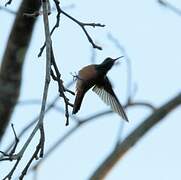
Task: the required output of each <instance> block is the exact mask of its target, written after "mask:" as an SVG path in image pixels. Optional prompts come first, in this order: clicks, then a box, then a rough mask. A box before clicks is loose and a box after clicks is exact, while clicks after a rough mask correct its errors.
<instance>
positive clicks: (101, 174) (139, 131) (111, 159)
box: [89, 93, 181, 180]
mask: <svg viewBox="0 0 181 180" xmlns="http://www.w3.org/2000/svg"><path fill="white" fill-rule="evenodd" d="M179 105H181V93H179V94H178V95H177V96H176V97H174V98H172V99H171V100H170V101H169V102H167V103H166V104H164V105H163V106H161V107H160V108H158V109H157V110H155V111H154V112H153V113H152V114H151V115H150V116H149V117H148V118H146V120H145V121H144V122H143V123H141V124H140V125H139V126H138V127H137V128H136V129H135V130H133V132H131V133H130V134H129V135H128V136H127V137H126V138H125V139H124V140H123V141H122V143H120V144H118V146H117V147H116V148H115V149H114V150H113V151H112V152H111V153H110V155H109V156H108V157H107V158H106V159H105V161H104V162H103V163H102V164H101V165H100V166H99V167H98V168H97V169H96V171H95V172H94V173H93V174H92V175H91V177H90V178H89V179H91V180H97V179H99V180H101V179H104V178H105V177H106V175H107V174H108V173H109V171H110V170H111V169H112V168H113V167H114V165H115V164H116V163H117V162H118V161H119V160H120V159H121V158H122V157H123V156H124V155H125V153H127V152H128V150H130V149H131V148H132V147H133V146H134V145H135V144H136V143H137V142H138V141H139V140H140V139H141V138H142V137H143V136H144V135H145V134H146V133H147V132H148V131H149V130H150V129H151V128H152V127H154V125H156V124H157V123H159V122H161V120H162V119H163V118H164V117H165V116H167V115H168V114H169V113H170V112H172V111H173V110H174V109H175V108H176V107H178V106H179Z"/></svg>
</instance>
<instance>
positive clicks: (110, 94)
mask: <svg viewBox="0 0 181 180" xmlns="http://www.w3.org/2000/svg"><path fill="white" fill-rule="evenodd" d="M122 57H123V56H121V57H118V58H115V59H113V58H110V57H108V58H106V59H105V60H104V61H103V62H102V63H101V64H91V65H88V66H85V67H83V68H82V69H81V70H80V71H79V72H78V75H77V76H76V78H77V82H76V97H75V101H74V105H73V111H72V114H76V113H77V112H78V111H79V109H80V106H81V103H82V100H83V98H84V95H85V94H86V92H87V91H88V90H89V89H91V88H92V91H93V92H95V93H96V94H97V95H98V96H99V97H100V98H101V99H102V100H103V102H104V103H106V104H107V105H109V106H110V107H111V109H112V111H114V112H116V113H117V114H118V115H120V116H121V117H122V118H123V119H124V120H126V121H128V118H127V115H126V113H125V111H124V109H123V107H122V105H121V103H120V102H119V100H118V98H117V96H116V94H115V93H114V91H113V88H112V85H111V82H110V80H109V79H108V77H107V73H108V71H109V70H110V69H111V68H112V66H113V65H114V63H115V62H116V61H117V60H118V59H120V58H122Z"/></svg>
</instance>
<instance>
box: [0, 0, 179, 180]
mask: <svg viewBox="0 0 181 180" xmlns="http://www.w3.org/2000/svg"><path fill="white" fill-rule="evenodd" d="M5 2H6V1H5V0H3V1H2V2H1V5H2V6H3V5H4V3H5ZM19 2H20V1H19ZM19 2H18V3H19ZM170 2H171V3H173V5H175V6H177V7H178V8H180V9H181V1H179V0H172V1H170ZM18 3H17V2H15V1H13V2H12V4H11V5H10V6H9V7H8V8H11V9H12V10H17V7H18ZM72 3H74V1H71V0H67V1H65V0H62V1H61V4H62V5H61V6H62V7H67V6H69V5H71V4H72ZM74 5H75V6H74V8H68V9H66V8H65V10H66V12H68V13H69V14H71V15H72V16H74V17H75V18H77V19H78V20H80V21H83V22H98V23H102V24H105V25H106V27H105V28H99V27H98V28H91V27H89V28H87V30H88V32H89V33H90V35H91V37H92V38H93V40H94V41H95V42H96V43H97V44H99V45H100V46H101V47H102V48H103V51H99V50H95V51H94V53H95V54H96V62H97V63H100V62H102V61H103V60H104V58H106V57H108V56H110V57H118V56H121V55H122V54H121V52H120V50H119V49H117V48H116V47H115V44H114V43H113V42H112V41H110V40H109V38H108V33H111V34H112V35H113V36H114V37H115V38H116V39H117V40H118V41H119V43H120V44H121V45H122V46H123V47H124V48H125V50H126V52H127V54H128V56H129V58H130V60H131V66H132V89H134V87H135V84H136V87H137V91H136V95H135V96H134V100H135V101H139V100H140V101H147V102H150V103H151V104H153V105H155V107H159V106H161V105H162V104H164V103H165V102H167V101H168V100H169V99H170V98H172V97H173V96H175V95H176V94H177V93H179V92H180V90H181V81H180V74H181V73H180V70H181V61H180V58H181V53H180V52H181V51H180V42H181V36H180V32H181V16H179V15H177V14H175V13H174V12H172V11H170V10H169V9H167V8H165V7H163V6H160V5H159V4H158V3H157V1H156V0H146V1H145V0H137V1H133V0H112V1H103V0H99V1H95V0H92V1H83V0H77V1H76V3H74ZM13 20H14V15H12V14H8V13H7V12H5V11H3V10H0V21H1V27H0V49H1V51H0V59H2V56H3V53H4V49H5V47H6V42H7V39H8V35H9V32H10V29H11V27H12V24H13ZM55 22H56V12H53V13H52V15H51V16H50V26H51V27H52V26H53V25H54V23H55ZM52 41H53V47H54V51H55V57H56V61H57V64H58V66H59V68H60V71H61V74H62V78H63V80H64V82H65V84H67V83H68V82H69V81H71V80H72V76H71V74H70V73H74V72H78V70H79V69H80V68H82V67H83V66H85V65H87V64H89V63H90V59H91V56H92V53H93V50H92V47H91V45H90V44H89V42H88V41H87V39H86V36H85V34H84V33H83V31H82V30H81V28H80V27H79V26H78V25H77V24H75V23H74V22H72V21H71V20H70V19H67V18H66V17H64V16H63V15H62V16H61V23H60V27H59V28H58V29H57V30H56V31H55V33H54V34H53V36H52ZM43 42H44V29H43V20H42V17H39V18H38V20H37V23H36V26H35V29H34V34H33V37H32V40H31V43H30V47H29V50H28V53H27V55H26V61H25V65H24V71H23V83H22V88H21V96H20V101H24V100H40V99H41V97H42V92H43V85H44V76H45V53H43V55H42V57H40V58H37V54H38V52H39V48H40V47H41V45H42V43H43ZM125 61H126V60H125ZM125 61H122V62H121V64H120V65H118V66H115V67H114V68H112V70H111V71H110V72H109V77H110V79H111V80H112V84H113V86H114V90H115V92H116V94H117V96H118V98H119V99H120V101H121V102H122V103H123V104H124V103H125V101H126V97H127V88H126V87H127V69H126V67H127V66H126V62H125ZM70 89H72V90H75V86H72V87H71V88H70ZM56 96H57V86H56V83H55V82H53V81H51V84H50V91H49V95H48V102H51V100H52V99H54V97H56ZM69 97H70V99H71V101H73V99H74V98H73V97H71V95H70V96H69ZM62 104H63V101H62V99H60V100H59V101H58V103H57V105H58V106H62ZM105 109H109V108H108V107H107V106H106V105H105V104H104V103H103V102H102V101H101V100H100V99H99V98H98V96H97V95H96V94H94V93H93V92H92V91H90V92H88V93H87V95H86V97H85V99H84V102H83V104H82V107H81V110H80V112H79V113H78V116H79V117H81V118H83V117H88V116H90V115H91V114H94V113H96V112H100V111H101V110H105ZM39 111H40V104H38V105H19V106H17V107H16V109H15V111H14V113H13V116H12V119H11V122H13V123H14V126H15V129H16V131H17V133H18V132H19V131H20V130H21V128H22V127H24V126H25V124H26V123H27V122H30V121H31V120H32V119H33V118H34V117H36V116H37V115H38V113H39ZM150 113H151V111H150V110H149V109H147V108H142V107H134V108H130V109H129V110H128V111H127V115H128V118H129V120H130V122H129V123H125V124H124V128H123V132H121V136H122V137H125V136H126V135H127V134H128V133H129V132H131V131H132V130H133V129H134V128H135V127H136V126H137V125H138V124H140V123H141V122H142V121H143V120H144V119H145V118H146V117H147V116H148V115H149V114H150ZM180 117H181V111H180V108H177V109H176V110H174V111H173V112H172V113H170V114H169V115H168V116H167V117H166V118H165V119H164V120H163V121H162V122H161V123H159V124H158V125H156V126H155V127H154V128H153V129H152V130H151V131H149V133H148V134H146V135H145V136H144V137H143V138H142V139H141V140H140V141H139V142H138V144H137V145H136V146H134V147H133V148H132V149H131V150H130V151H129V152H128V153H127V154H126V155H125V156H124V158H123V159H122V160H120V161H119V163H118V164H116V166H115V168H113V170H112V171H111V172H110V173H109V175H108V176H107V177H106V180H120V179H124V180H130V179H133V178H134V179H141V180H142V179H145V178H146V179H147V180H152V179H154V180H160V179H163V180H170V179H174V180H179V179H181V156H180V152H181V143H180V136H181V132H180V127H181V118H180ZM121 122H122V120H120V117H119V116H118V115H116V114H111V115H108V116H104V117H102V118H99V119H98V120H96V121H94V122H91V123H88V124H87V125H86V126H84V127H82V128H80V129H79V130H78V131H77V132H76V133H74V134H73V135H72V136H71V137H69V138H68V139H67V140H66V141H65V142H64V143H63V144H62V145H61V146H59V147H58V148H57V149H56V150H55V152H54V153H53V154H52V155H51V156H50V157H49V158H48V159H47V160H46V161H45V162H44V163H43V164H42V165H41V166H40V168H39V171H38V179H39V180H49V179H65V180H72V179H76V180H85V179H88V177H89V176H90V175H91V173H92V172H93V171H94V170H95V169H96V167H97V166H98V165H99V164H100V163H101V162H102V161H103V160H104V159H105V157H106V156H107V155H108V154H109V153H110V152H111V151H112V149H113V148H114V146H115V143H116V139H117V136H118V132H119V129H120V123H121ZM73 126H74V122H73V121H70V126H69V127H65V118H64V115H62V114H60V113H59V112H57V111H55V110H51V111H50V112H49V113H48V114H47V115H46V117H45V129H46V146H45V151H46V150H48V148H49V147H50V146H51V145H52V144H53V143H54V142H55V141H56V140H57V139H58V138H60V137H61V136H62V135H64V134H65V133H66V132H67V131H68V130H70V129H71V128H72V127H73ZM30 132H31V131H29V132H28V133H27V134H26V137H28V135H29V133H30ZM26 137H25V138H22V139H21V142H20V146H19V148H20V147H21V145H22V144H23V142H24V141H25V140H26ZM12 138H14V137H13V134H12V130H11V128H10V127H9V128H8V130H7V132H6V136H5V138H4V139H3V143H2V145H1V147H0V149H1V150H3V149H4V148H5V147H6V145H7V144H9V142H11V141H12ZM37 141H38V135H37V136H36V137H35V138H34V140H33V142H32V143H31V146H30V147H29V148H28V150H27V152H26V153H25V158H24V161H23V162H22V164H21V165H20V167H19V168H18V169H17V173H16V174H15V177H16V175H18V171H19V172H20V170H21V168H22V167H23V165H24V163H25V162H26V160H28V157H29V155H30V153H31V152H32V151H33V150H34V148H35V147H36V144H37ZM10 165H12V164H11V163H10V162H3V163H0V178H2V175H5V174H6V173H5V172H8V170H9V169H8V168H9V167H10ZM32 178H33V174H32V173H29V175H28V176H26V178H25V179H27V180H31V179H32Z"/></svg>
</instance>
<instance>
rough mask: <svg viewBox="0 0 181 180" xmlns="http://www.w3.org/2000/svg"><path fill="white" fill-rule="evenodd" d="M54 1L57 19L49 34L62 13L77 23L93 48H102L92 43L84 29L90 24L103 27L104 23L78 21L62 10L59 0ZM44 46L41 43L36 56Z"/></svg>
mask: <svg viewBox="0 0 181 180" xmlns="http://www.w3.org/2000/svg"><path fill="white" fill-rule="evenodd" d="M54 3H55V5H56V9H57V21H56V24H55V26H54V27H53V28H52V30H51V35H52V34H53V32H54V30H55V29H56V28H58V27H59V21H60V14H63V15H64V16H66V17H68V18H69V19H71V20H72V21H74V22H75V23H76V24H78V25H79V26H80V27H81V28H82V30H83V31H84V33H85V35H86V37H87V39H88V41H89V42H90V43H91V45H92V47H93V48H96V49H99V50H102V48H101V47H100V46H98V45H96V44H95V43H94V41H93V40H92V38H91V36H90V35H89V33H88V32H87V30H86V28H85V27H86V26H90V27H94V28H95V27H104V26H105V25H104V24H100V23H83V22H80V21H78V20H77V19H75V18H74V17H72V16H70V15H69V14H68V13H66V12H65V11H63V10H62V8H60V5H59V4H60V2H59V1H58V0H54ZM44 48H45V44H43V46H42V47H41V48H40V52H39V54H38V57H40V56H41V55H42V53H43V50H44Z"/></svg>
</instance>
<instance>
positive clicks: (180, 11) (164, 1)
mask: <svg viewBox="0 0 181 180" xmlns="http://www.w3.org/2000/svg"><path fill="white" fill-rule="evenodd" d="M158 3H159V4H160V5H162V6H164V7H166V8H168V9H170V10H171V11H173V12H174V13H176V14H177V15H179V16H181V9H179V8H177V7H176V6H174V5H173V4H171V3H170V2H168V1H167V0H158Z"/></svg>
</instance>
